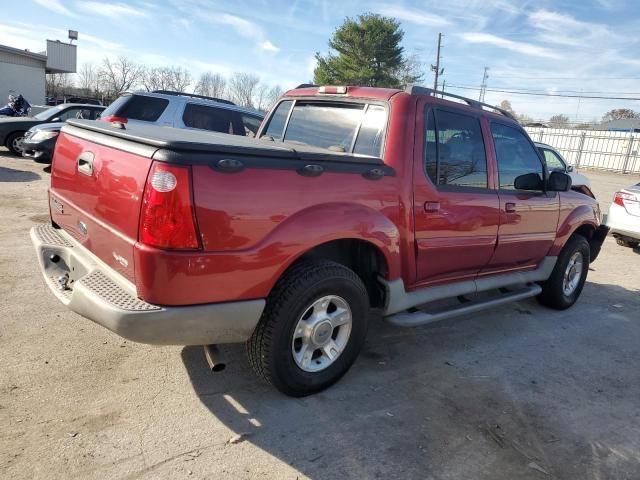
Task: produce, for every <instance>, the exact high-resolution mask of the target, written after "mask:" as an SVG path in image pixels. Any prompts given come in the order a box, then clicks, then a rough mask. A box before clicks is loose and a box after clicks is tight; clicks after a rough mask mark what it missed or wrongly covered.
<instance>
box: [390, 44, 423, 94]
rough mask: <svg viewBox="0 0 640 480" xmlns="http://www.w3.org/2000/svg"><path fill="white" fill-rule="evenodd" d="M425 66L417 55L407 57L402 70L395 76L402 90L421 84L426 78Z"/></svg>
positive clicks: (401, 67)
mask: <svg viewBox="0 0 640 480" xmlns="http://www.w3.org/2000/svg"><path fill="white" fill-rule="evenodd" d="M424 71H425V64H424V62H423V61H422V60H421V58H420V56H419V55H418V54H417V53H413V54H411V55H409V56H408V57H406V58H405V59H404V61H403V62H402V65H401V66H400V68H399V69H398V70H397V71H396V72H395V73H394V76H395V77H396V78H397V79H398V80H399V82H400V85H399V86H400V88H406V87H407V86H409V85H411V84H414V83H417V82H420V81H421V80H422V78H423V76H424V73H422V72H424Z"/></svg>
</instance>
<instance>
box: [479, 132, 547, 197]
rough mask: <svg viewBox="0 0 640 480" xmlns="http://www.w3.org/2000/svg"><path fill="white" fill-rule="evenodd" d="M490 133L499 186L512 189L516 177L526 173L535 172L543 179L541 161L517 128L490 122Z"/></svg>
mask: <svg viewBox="0 0 640 480" xmlns="http://www.w3.org/2000/svg"><path fill="white" fill-rule="evenodd" d="M491 135H492V136H493V143H494V145H495V148H496V160H497V161H498V175H499V177H500V188H503V189H507V190H514V189H515V187H514V185H513V182H514V180H515V178H516V177H519V176H520V175H526V174H527V173H536V174H538V176H539V177H540V182H542V181H543V178H544V177H543V170H542V162H540V158H539V157H538V154H537V153H536V150H535V148H534V146H533V145H532V144H531V142H530V141H529V140H528V139H527V137H525V135H524V133H522V132H521V131H520V130H518V129H517V128H513V127H509V126H507V125H502V124H500V123H492V124H491Z"/></svg>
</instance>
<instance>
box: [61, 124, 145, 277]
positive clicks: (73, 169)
mask: <svg viewBox="0 0 640 480" xmlns="http://www.w3.org/2000/svg"><path fill="white" fill-rule="evenodd" d="M151 163H152V160H151V159H150V158H147V157H145V156H140V155H136V154H134V153H130V152H125V151H122V150H118V149H116V148H114V147H107V146H104V145H100V144H98V143H94V142H93V141H90V140H87V139H84V138H80V137H78V136H74V135H72V134H70V133H68V132H66V131H65V130H63V131H62V132H61V133H60V136H59V138H58V142H57V144H56V149H55V153H54V156H53V163H52V169H51V188H50V190H49V202H50V210H51V217H52V219H53V221H54V223H56V224H57V225H59V226H60V227H61V228H63V229H64V230H65V231H67V232H68V233H69V234H70V235H71V236H73V237H74V238H75V239H76V240H78V241H79V242H80V243H81V244H82V245H83V246H84V247H86V248H87V249H88V250H90V251H91V252H92V253H93V254H94V255H96V256H97V257H98V258H100V259H101V260H102V261H103V262H105V263H106V264H107V265H109V266H110V267H112V268H113V269H114V270H116V271H117V272H119V273H120V274H121V275H123V276H124V277H125V278H127V279H129V280H130V281H132V282H134V281H135V271H134V261H133V247H134V245H135V243H136V241H137V240H138V223H139V218H140V208H141V204H142V195H143V191H144V186H145V182H146V179H147V174H148V172H149V169H150V166H151Z"/></svg>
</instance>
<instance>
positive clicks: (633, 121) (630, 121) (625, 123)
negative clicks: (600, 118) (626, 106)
mask: <svg viewBox="0 0 640 480" xmlns="http://www.w3.org/2000/svg"><path fill="white" fill-rule="evenodd" d="M598 130H619V131H626V132H628V131H629V130H634V131H635V130H640V118H621V119H620V120H611V121H610V122H602V123H601V124H600V125H598Z"/></svg>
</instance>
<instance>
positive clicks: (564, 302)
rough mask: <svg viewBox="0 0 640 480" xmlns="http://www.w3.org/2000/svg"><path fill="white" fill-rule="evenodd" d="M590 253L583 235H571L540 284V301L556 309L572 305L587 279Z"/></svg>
mask: <svg viewBox="0 0 640 480" xmlns="http://www.w3.org/2000/svg"><path fill="white" fill-rule="evenodd" d="M590 254H591V252H590V249H589V242H587V240H586V239H585V238H584V237H583V236H581V235H574V236H573V237H571V238H570V239H569V240H568V241H567V243H566V245H565V246H564V248H563V249H562V252H560V255H559V256H558V261H557V262H556V266H555V267H554V269H553V272H552V273H551V276H550V277H549V279H548V280H546V281H544V282H542V283H541V284H540V286H541V287H542V293H541V294H540V295H538V300H539V301H540V303H542V304H543V305H546V306H547V307H551V308H555V309H557V310H564V309H566V308H569V307H570V306H571V305H573V304H574V303H575V302H576V300H578V297H579V296H580V293H581V292H582V288H583V287H584V283H585V281H586V279H587V272H588V271H589V257H590Z"/></svg>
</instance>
